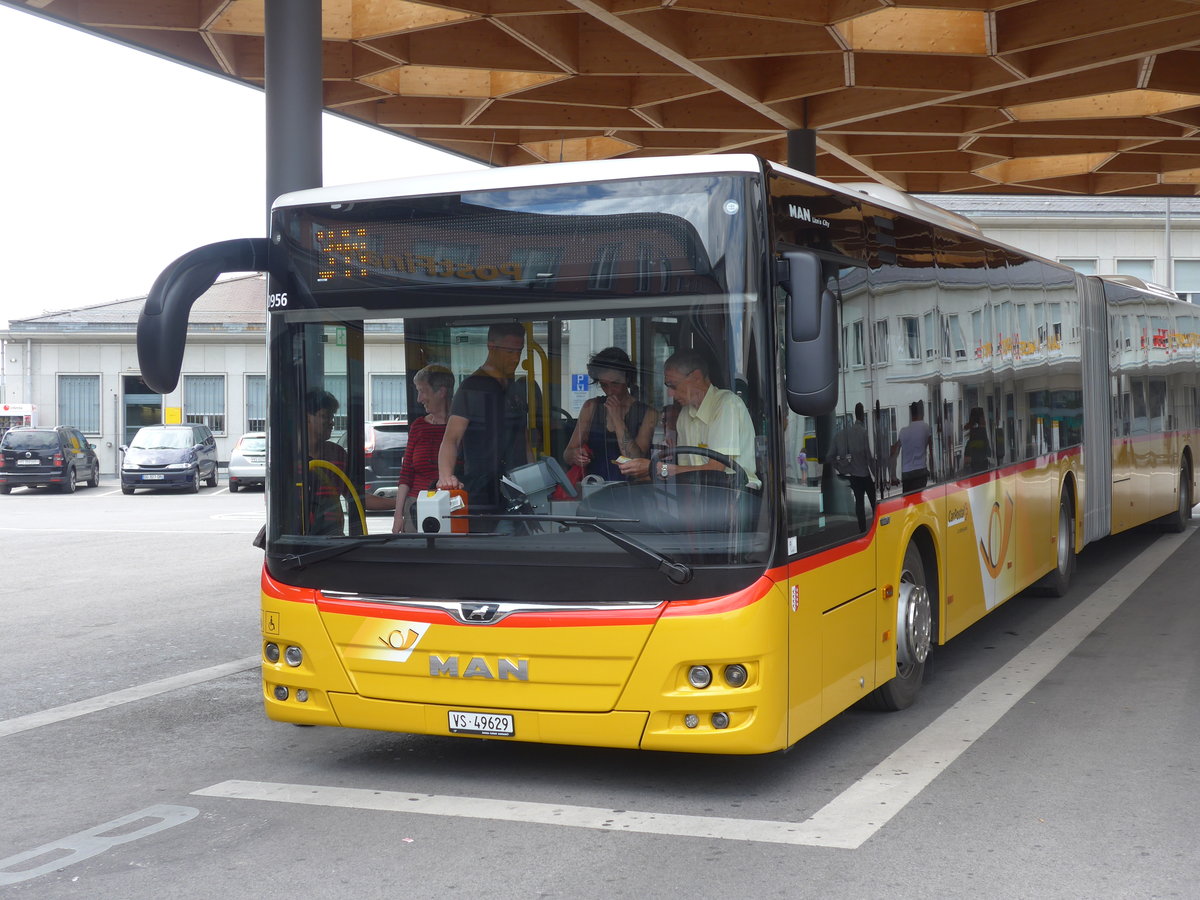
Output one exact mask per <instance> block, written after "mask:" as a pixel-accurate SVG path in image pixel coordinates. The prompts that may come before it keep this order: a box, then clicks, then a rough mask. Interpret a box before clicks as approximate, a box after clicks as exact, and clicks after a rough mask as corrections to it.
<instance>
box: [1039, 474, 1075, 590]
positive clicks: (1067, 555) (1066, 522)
mask: <svg viewBox="0 0 1200 900" xmlns="http://www.w3.org/2000/svg"><path fill="white" fill-rule="evenodd" d="M1054 546H1055V547H1056V548H1057V553H1056V556H1055V566H1054V570H1053V571H1052V572H1050V574H1049V575H1047V576H1046V577H1045V578H1043V579H1042V581H1041V588H1042V590H1043V591H1044V592H1045V593H1046V594H1049V595H1050V596H1051V597H1061V596H1063V595H1064V594H1066V592H1067V588H1069V587H1070V586H1071V576H1072V575H1074V574H1075V515H1074V508H1073V506H1072V503H1071V498H1070V495H1068V494H1065V493H1064V494H1063V495H1062V497H1061V498H1060V499H1059V501H1058V538H1057V540H1056V541H1055V544H1054Z"/></svg>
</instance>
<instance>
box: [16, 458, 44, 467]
mask: <svg viewBox="0 0 1200 900" xmlns="http://www.w3.org/2000/svg"><path fill="white" fill-rule="evenodd" d="M40 462H41V460H40V459H18V460H17V465H18V466H36V465H37V464H38V463H40Z"/></svg>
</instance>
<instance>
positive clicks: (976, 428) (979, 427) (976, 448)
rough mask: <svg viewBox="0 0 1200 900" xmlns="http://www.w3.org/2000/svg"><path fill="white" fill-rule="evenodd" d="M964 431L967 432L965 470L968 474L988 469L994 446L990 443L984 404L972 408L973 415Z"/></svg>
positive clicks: (964, 445)
mask: <svg viewBox="0 0 1200 900" xmlns="http://www.w3.org/2000/svg"><path fill="white" fill-rule="evenodd" d="M963 431H965V432H966V433H967V434H966V442H965V443H964V444H963V468H964V470H965V471H966V472H967V473H968V474H970V473H973V472H984V471H986V470H987V467H988V457H989V456H991V454H992V448H991V445H990V444H989V443H988V433H987V424H986V423H985V422H984V419H983V407H982V406H974V407H972V408H971V415H970V417H969V418H968V419H967V424H966V425H964V426H963Z"/></svg>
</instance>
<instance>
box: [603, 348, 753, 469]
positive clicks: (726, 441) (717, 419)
mask: <svg viewBox="0 0 1200 900" xmlns="http://www.w3.org/2000/svg"><path fill="white" fill-rule="evenodd" d="M663 383H664V384H665V385H666V386H667V390H669V391H670V392H671V394H672V396H673V397H674V398H675V399H676V400H678V401H679V404H680V407H681V408H680V411H679V419H678V421H677V423H676V425H677V428H678V432H679V438H678V440H679V446H680V447H703V448H705V449H708V450H713V451H715V452H717V453H721V454H723V455H725V456H728V457H729V458H730V459H732V460H733V461H734V462H736V463H738V464H739V465H740V466H741V467H742V468H743V469H744V470H745V472H746V477H747V480H748V485H747V486H748V487H751V488H759V487H761V486H762V482H761V481H760V480H759V478H758V471H757V468H758V467H757V463H756V461H755V454H754V423H753V422H751V421H750V413H749V412H748V411H747V410H746V405H745V404H744V403H743V402H742V400H741V398H740V397H738V396H737V395H736V394H735V393H733V391H727V390H725V389H724V388H719V387H716V386H714V385H713V383H712V381H711V380H710V378H709V369H708V362H707V360H705V358H704V357H703V356H702V355H701V354H700V353H697V352H696V351H694V350H681V351H679V352H678V353H676V354H674V355H673V356H671V357H670V358H669V359H668V360H667V361H666V363H664V365H663ZM620 469H621V472H622V473H623V474H625V475H626V476H636V477H642V476H645V475H650V476H652V477H654V478H662V479H666V478H672V477H674V476H676V475H680V474H684V473H687V472H705V471H717V472H729V471H730V470H729V469H727V468H726V467H725V466H724V465H722V464H721V463H720V462H718V461H717V460H715V459H709V458H707V457H702V456H695V455H692V454H686V453H685V454H683V455H682V456H681V457H679V458H678V459H676V461H675V462H673V463H672V462H668V461H667V458H666V457H664V459H663V462H662V463H661V464H660V465H659V466H658V467H657V471H654V472H650V471H649V469H650V461H649V460H648V459H634V460H631V461H630V462H627V463H622V464H621V466H620Z"/></svg>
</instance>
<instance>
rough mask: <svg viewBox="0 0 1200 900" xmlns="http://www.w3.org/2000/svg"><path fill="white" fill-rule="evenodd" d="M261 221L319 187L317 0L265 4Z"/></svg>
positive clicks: (281, 0)
mask: <svg viewBox="0 0 1200 900" xmlns="http://www.w3.org/2000/svg"><path fill="white" fill-rule="evenodd" d="M265 40H266V49H265V53H264V55H265V75H266V99H267V217H268V225H269V219H270V214H271V203H272V202H273V201H274V200H275V198H276V197H278V196H279V195H280V194H286V193H287V192H288V191H296V190H302V189H304V188H311V187H320V186H321V180H322V178H321V109H322V105H323V97H322V94H321V74H322V73H321V0H266V21H265Z"/></svg>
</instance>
